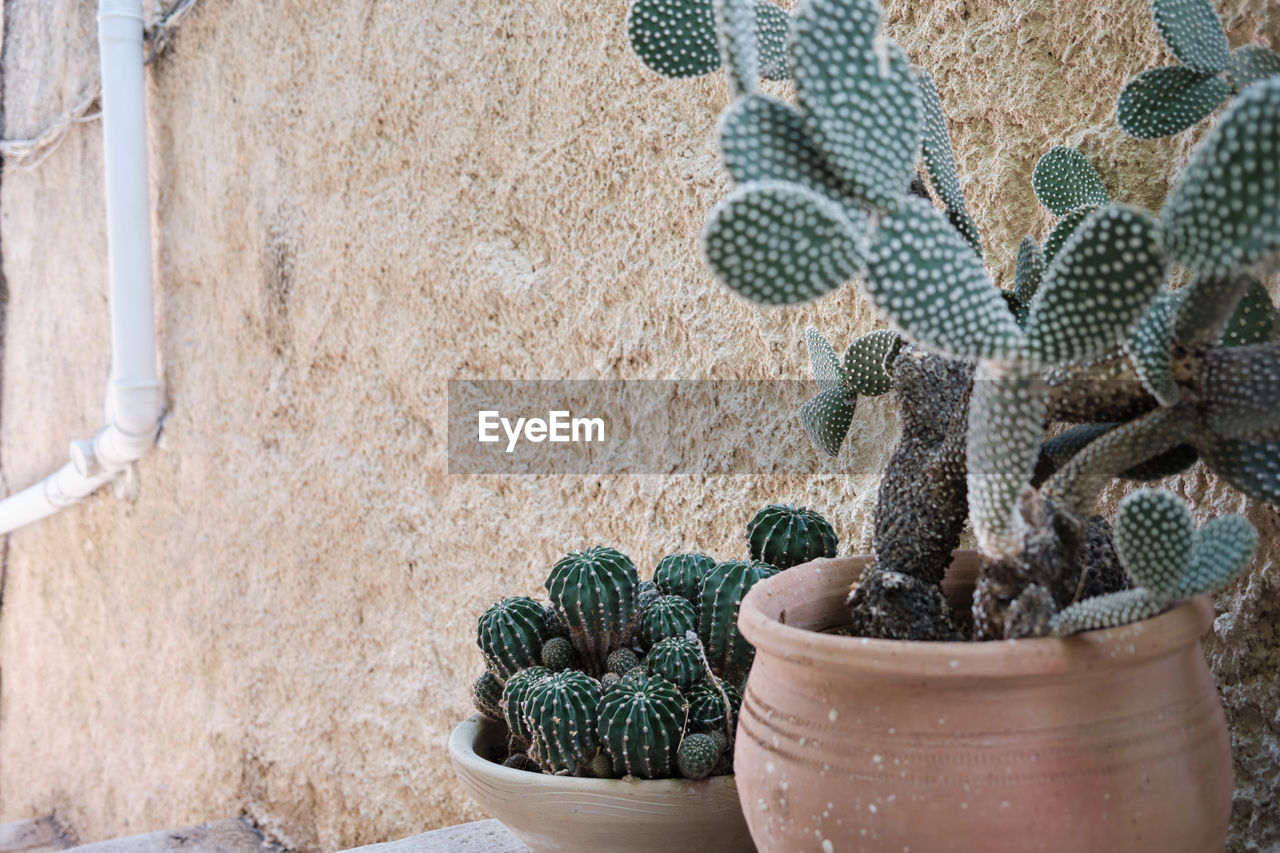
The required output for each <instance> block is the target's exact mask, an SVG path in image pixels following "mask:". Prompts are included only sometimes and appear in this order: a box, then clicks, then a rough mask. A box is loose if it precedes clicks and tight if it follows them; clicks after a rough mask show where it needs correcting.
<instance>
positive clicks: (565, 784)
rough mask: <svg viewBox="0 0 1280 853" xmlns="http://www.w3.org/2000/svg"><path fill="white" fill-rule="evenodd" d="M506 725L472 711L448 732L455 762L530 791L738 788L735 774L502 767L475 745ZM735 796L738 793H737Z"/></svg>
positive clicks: (655, 791)
mask: <svg viewBox="0 0 1280 853" xmlns="http://www.w3.org/2000/svg"><path fill="white" fill-rule="evenodd" d="M499 728H501V729H502V732H505V731H506V726H504V725H502V724H501V723H498V722H495V721H493V720H490V719H489V718H488V717H486V716H484V715H483V714H472V715H471V716H470V717H467V718H466V719H465V720H463V721H462V722H460V723H458V725H457V726H455V727H454V729H453V731H452V732H451V733H450V734H449V757H450V758H452V759H453V761H454V763H455V764H458V765H461V766H463V767H466V768H468V769H470V770H471V771H472V772H473V773H474V774H476V775H477V776H488V777H490V778H494V779H506V780H509V781H513V782H520V783H521V784H525V785H528V786H530V788H531V790H530V793H531V794H535V793H536V794H546V793H550V792H557V791H558V792H567V793H582V794H588V793H597V794H599V793H614V794H626V795H628V796H641V797H642V796H643V795H644V794H645V793H646V792H649V793H653V794H680V793H689V792H690V789H691V788H693V789H708V788H726V789H729V790H730V791H734V792H736V791H737V782H735V781H734V777H733V776H711V777H709V778H707V779H635V780H628V781H623V780H622V779H587V778H585V777H582V776H552V775H550V774H548V773H531V772H530V771H528V770H516V769H515V768H514V767H503V766H502V765H501V764H498V763H496V762H493V761H490V760H489V759H487V758H485V757H484V756H482V755H480V754H479V753H478V752H477V751H476V745H477V744H478V743H480V742H482V741H485V740H491V739H495V738H497V737H500V736H502V735H501V734H500V733H499V731H498V729H499ZM735 796H736V794H735Z"/></svg>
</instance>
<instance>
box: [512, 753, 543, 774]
mask: <svg viewBox="0 0 1280 853" xmlns="http://www.w3.org/2000/svg"><path fill="white" fill-rule="evenodd" d="M502 766H503V767H510V768H511V769H512V770H523V771H525V772H526V773H541V772H542V768H541V767H539V766H538V762H536V761H534V760H533V759H532V758H530V757H529V755H528V754H527V753H524V752H516V753H512V754H511V755H508V756H507V757H506V758H505V759H503V761H502Z"/></svg>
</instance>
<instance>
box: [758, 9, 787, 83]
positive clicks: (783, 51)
mask: <svg viewBox="0 0 1280 853" xmlns="http://www.w3.org/2000/svg"><path fill="white" fill-rule="evenodd" d="M790 36H791V16H790V15H788V14H787V13H786V12H784V11H783V10H782V9H779V8H778V7H777V6H775V5H773V4H772V3H770V2H768V0H757V2H756V48H757V49H758V50H759V52H760V76H761V77H763V78H764V79H766V80H790V79H791V58H790V57H789V56H788V55H787V40H788V39H789V38H790Z"/></svg>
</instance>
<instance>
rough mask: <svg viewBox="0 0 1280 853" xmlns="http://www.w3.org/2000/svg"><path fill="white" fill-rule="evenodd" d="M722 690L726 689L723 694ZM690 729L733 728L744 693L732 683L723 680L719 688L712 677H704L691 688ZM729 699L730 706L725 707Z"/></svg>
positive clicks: (689, 695)
mask: <svg viewBox="0 0 1280 853" xmlns="http://www.w3.org/2000/svg"><path fill="white" fill-rule="evenodd" d="M720 690H723V691H724V695H721V693H720ZM685 698H687V699H688V700H689V729H690V730H691V731H696V732H709V731H715V730H720V731H724V730H725V729H732V728H733V727H734V726H736V725H737V722H738V709H739V708H741V707H742V694H741V693H739V692H738V689H737V688H736V687H734V686H733V685H732V684H729V683H727V682H724V681H721V682H720V683H719V689H717V686H716V684H715V683H714V682H712V681H711V680H710V679H703V680H702V681H699V682H698V683H697V684H695V685H693V687H691V688H689V692H688V693H687V694H686V697H685ZM726 700H728V703H729V707H728V708H726V707H725V701H726Z"/></svg>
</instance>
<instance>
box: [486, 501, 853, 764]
mask: <svg viewBox="0 0 1280 853" xmlns="http://www.w3.org/2000/svg"><path fill="white" fill-rule="evenodd" d="M746 539H747V546H748V552H749V554H750V557H751V559H750V560H729V561H724V562H716V561H715V560H714V559H712V558H711V557H708V556H706V555H703V554H670V555H668V556H666V557H663V558H662V560H660V561H659V563H658V565H657V567H656V569H655V571H654V576H653V579H652V580H642V579H641V578H640V576H639V573H638V572H637V571H636V567H635V564H634V563H633V562H632V560H631V559H630V558H629V557H627V556H626V555H624V554H622V553H621V552H619V551H617V550H615V549H613V548H604V547H593V548H588V549H586V550H584V551H577V552H574V553H571V554H567V555H566V556H565V557H563V558H562V559H560V560H559V561H557V562H556V564H555V565H554V566H553V567H552V569H551V572H550V574H549V575H548V577H547V580H546V591H547V596H548V598H549V599H550V603H549V604H546V605H544V604H541V603H539V602H537V601H534V600H533V599H531V598H527V597H524V596H513V597H511V598H505V599H503V600H501V601H498V602H496V603H495V604H493V605H492V606H490V607H489V608H488V609H487V610H486V611H485V612H484V613H483V614H481V616H480V618H479V620H478V624H477V636H476V641H477V645H478V646H479V648H480V652H481V654H482V656H483V658H484V661H485V667H486V668H485V671H484V672H483V673H482V674H481V675H480V677H479V678H477V679H476V680H475V682H474V684H473V685H472V696H473V700H474V704H475V707H476V710H478V711H479V712H480V713H481V714H483V715H484V716H486V717H488V718H490V719H492V720H495V721H498V722H502V723H505V724H506V726H507V729H508V731H509V734H510V740H509V753H510V754H509V755H508V756H507V758H506V760H505V763H506V764H507V765H508V766H510V767H513V768H517V769H523V770H533V771H541V772H547V773H569V774H579V775H589V776H596V777H604V778H617V777H622V776H635V777H639V778H643V779H657V778H665V777H670V776H677V775H679V776H683V777H685V778H690V779H701V778H704V777H706V776H708V775H711V774H712V773H728V772H732V752H731V749H730V747H731V746H732V743H733V734H734V730H735V726H736V723H737V712H738V707H739V706H740V705H741V703H742V685H743V683H744V682H745V680H746V676H747V672H748V670H749V669H750V667H751V660H752V658H753V657H754V655H755V650H754V649H753V648H752V647H751V645H750V644H749V643H747V641H746V640H745V639H744V638H743V637H742V634H741V633H740V632H739V631H738V627H737V620H738V609H739V607H740V606H741V604H742V599H743V597H744V596H745V595H746V593H747V591H748V590H749V589H751V587H753V586H754V585H755V584H756V583H759V582H760V581H762V580H765V579H766V578H768V577H771V576H772V575H774V574H776V573H777V572H779V571H781V570H783V569H785V568H790V567H791V566H794V565H797V564H798V563H802V562H805V561H807V560H810V559H813V558H816V557H831V556H835V551H836V545H837V540H836V535H835V532H834V530H833V529H832V527H831V525H830V524H829V523H828V522H827V521H826V519H824V518H822V516H820V515H818V514H817V513H816V512H813V511H812V510H809V509H806V508H803V507H800V508H796V507H790V506H783V505H770V506H767V507H765V508H764V509H762V510H760V512H759V513H757V514H756V515H755V517H754V518H753V519H752V520H751V522H750V523H749V524H748V525H747V532H746ZM762 558H764V559H769V560H771V561H772V563H766V562H762Z"/></svg>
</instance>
